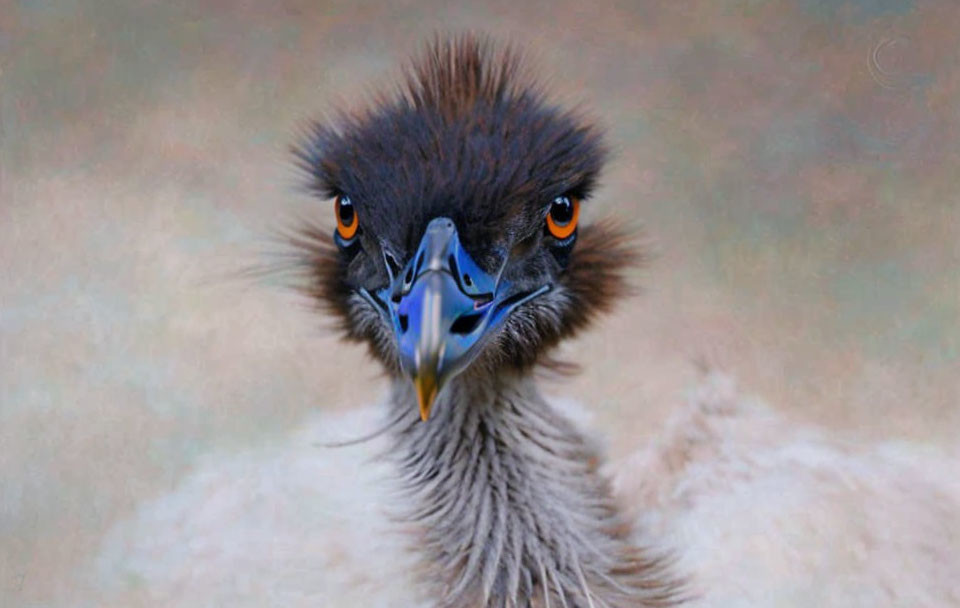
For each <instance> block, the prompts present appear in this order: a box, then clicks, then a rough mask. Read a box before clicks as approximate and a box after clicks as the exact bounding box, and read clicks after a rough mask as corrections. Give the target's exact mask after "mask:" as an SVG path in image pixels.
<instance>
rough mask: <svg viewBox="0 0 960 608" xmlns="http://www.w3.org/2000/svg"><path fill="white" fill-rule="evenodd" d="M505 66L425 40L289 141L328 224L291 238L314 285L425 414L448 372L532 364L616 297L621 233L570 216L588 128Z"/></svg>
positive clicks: (591, 181) (589, 158)
mask: <svg viewBox="0 0 960 608" xmlns="http://www.w3.org/2000/svg"><path fill="white" fill-rule="evenodd" d="M519 65H520V64H519V61H518V57H517V54H516V53H515V52H513V51H512V50H510V49H506V50H502V51H500V50H497V49H495V48H493V47H492V46H491V45H490V44H489V43H487V42H485V41H482V40H478V39H477V38H475V37H472V36H464V37H460V38H456V39H438V40H436V41H434V42H433V43H432V44H431V45H430V46H429V47H428V48H427V49H426V51H425V52H424V53H423V54H422V55H421V56H420V57H419V59H418V60H416V61H415V62H414V63H413V65H412V67H411V69H409V70H408V71H407V73H406V78H405V81H404V84H403V86H402V87H400V89H399V90H398V91H395V92H393V93H390V94H384V95H381V96H379V97H378V98H377V99H376V100H375V101H374V103H373V104H372V106H370V107H369V108H367V109H365V110H356V109H353V111H352V113H351V114H346V115H344V116H342V117H341V118H340V119H339V120H338V121H336V122H335V123H334V124H314V125H312V127H311V129H310V132H309V134H308V135H307V136H306V137H305V138H304V141H303V142H301V144H299V145H298V146H297V147H296V148H295V153H296V156H297V159H298V162H299V164H300V165H301V166H302V167H303V168H304V169H305V170H306V171H307V172H308V174H309V176H310V186H311V189H312V190H313V191H314V192H315V193H316V194H318V195H319V196H320V197H321V198H324V199H329V200H330V201H331V203H330V212H331V214H332V215H333V218H332V219H333V220H335V221H336V228H335V229H333V230H329V229H326V230H325V229H321V228H307V229H305V230H304V231H303V232H302V234H301V237H300V238H299V239H298V240H297V244H298V245H299V246H300V247H301V249H302V251H303V252H305V254H306V258H305V261H306V263H307V268H308V269H309V274H310V277H311V281H310V288H309V289H310V293H311V295H312V296H314V297H315V298H316V299H317V301H318V302H319V303H320V304H321V305H323V307H324V308H325V309H326V310H328V311H329V312H331V313H333V314H334V315H335V316H336V317H337V319H338V321H339V325H340V327H341V328H342V329H343V330H344V333H345V336H346V337H348V338H349V339H351V340H356V341H363V342H366V343H367V344H368V345H369V346H370V349H371V351H372V353H373V354H374V356H375V357H376V358H378V359H379V360H380V361H381V362H382V363H383V364H384V366H385V367H386V369H387V370H388V372H389V373H390V374H391V375H393V376H395V377H396V378H397V379H402V380H404V381H410V382H412V383H413V384H414V386H415V387H416V391H417V395H418V400H419V407H420V415H421V417H422V418H423V419H424V420H426V419H427V418H428V416H429V414H430V409H431V406H432V405H433V403H434V401H435V399H436V397H437V395H438V393H439V392H440V391H442V390H443V388H444V386H445V385H447V384H448V383H449V382H450V381H451V380H452V379H453V378H455V377H457V376H461V375H470V374H482V373H487V374H489V373H497V372H502V371H505V368H513V369H515V370H521V371H523V370H527V369H529V368H530V367H532V366H533V365H535V364H537V363H538V362H540V363H542V362H544V360H545V357H546V353H547V352H548V351H549V349H550V348H551V347H553V346H555V345H556V344H557V343H558V342H559V341H560V340H562V339H563V338H565V337H568V336H570V335H572V334H573V333H574V332H576V331H577V330H579V329H581V328H583V327H584V326H585V325H587V323H588V321H589V320H590V319H591V318H592V317H593V316H594V314H595V313H596V312H598V311H602V310H605V309H607V308H608V307H609V306H610V304H611V303H612V302H613V301H614V300H615V299H616V298H617V297H618V296H620V295H622V294H623V293H624V291H625V289H624V287H625V285H624V281H623V278H622V274H621V271H622V269H623V267H624V266H625V265H626V264H628V263H629V262H630V261H631V259H632V255H631V249H630V247H629V246H628V244H627V242H626V240H625V239H624V237H623V236H622V234H621V233H620V232H619V231H617V230H616V229H615V228H613V227H612V226H611V225H610V224H600V225H593V226H587V225H584V223H582V222H581V221H580V217H581V205H583V206H586V205H588V204H589V201H588V199H589V197H590V194H591V192H592V190H593V187H594V185H595V182H596V180H597V176H598V173H599V171H600V169H601V165H602V164H603V160H604V149H603V145H602V143H601V141H600V134H599V132H598V130H597V129H596V128H595V127H594V126H593V125H591V124H588V123H586V122H584V121H583V120H582V119H581V118H580V117H579V116H578V115H576V114H575V113H572V112H569V111H564V110H562V109H560V108H558V107H556V106H554V105H551V104H549V103H547V102H546V101H545V99H544V98H543V96H542V94H541V93H540V92H539V90H538V88H537V87H536V86H535V85H533V84H531V83H530V82H529V81H527V80H525V79H524V78H523V77H522V72H521V70H520V67H519ZM331 232H332V236H331V235H330V233H331Z"/></svg>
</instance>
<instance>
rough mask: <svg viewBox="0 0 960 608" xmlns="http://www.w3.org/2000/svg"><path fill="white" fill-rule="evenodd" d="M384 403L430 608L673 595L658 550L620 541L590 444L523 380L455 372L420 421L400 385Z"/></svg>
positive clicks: (653, 600)
mask: <svg viewBox="0 0 960 608" xmlns="http://www.w3.org/2000/svg"><path fill="white" fill-rule="evenodd" d="M391 401H392V404H393V407H394V408H399V411H397V412H396V414H397V415H398V416H401V417H402V422H401V423H400V424H399V425H398V427H399V430H398V431H396V433H395V435H394V440H395V451H394V454H396V456H397V458H398V460H399V466H400V469H401V472H402V474H403V480H404V490H405V498H406V500H405V502H406V503H407V504H408V505H409V506H410V509H409V510H408V511H407V512H406V514H405V516H404V517H405V519H406V520H407V521H409V522H410V523H413V524H414V525H415V526H416V527H417V530H418V532H419V534H420V536H419V537H418V539H417V542H416V547H417V550H419V551H420V552H421V556H422V558H423V579H424V581H425V582H427V583H429V584H432V585H434V586H435V587H434V589H433V592H434V593H433V597H436V598H439V599H438V602H437V605H438V606H442V607H445V608H446V607H450V608H453V607H457V608H462V607H508V606H510V607H516V608H521V607H527V606H530V607H532V606H558V607H559V606H570V607H573V606H577V607H579V606H583V607H597V608H600V607H601V606H609V607H612V608H618V607H621V606H663V605H670V604H672V603H674V602H673V598H674V597H675V594H676V590H677V585H676V583H675V579H674V578H673V577H672V576H670V573H669V571H668V569H667V567H666V565H665V564H664V561H663V559H661V557H660V556H656V555H647V554H646V553H644V552H642V551H641V550H640V549H639V548H637V547H636V546H634V545H631V544H630V541H629V537H630V536H631V535H632V530H631V528H630V526H629V525H627V524H626V522H625V521H624V520H623V519H622V518H621V516H620V513H619V512H618V510H617V509H616V507H615V505H614V502H613V500H612V498H611V492H610V488H609V485H608V483H607V481H606V479H605V478H604V477H603V476H602V475H601V474H600V473H599V471H598V468H599V466H600V464H601V456H600V452H599V450H598V449H597V448H596V446H594V445H592V443H591V442H589V441H588V440H587V439H586V438H585V437H584V436H583V435H582V434H581V433H579V432H578V431H577V430H576V429H575V428H574V426H573V425H572V424H571V423H570V422H569V421H568V420H567V419H566V418H564V417H563V416H561V415H560V414H559V413H558V412H556V411H555V410H554V409H553V408H552V407H551V406H550V405H549V404H548V403H547V402H546V400H545V399H544V398H543V397H541V395H540V394H539V392H538V391H537V390H536V387H535V386H534V383H533V381H532V379H531V378H529V377H520V376H512V377H508V376H503V375H501V376H499V377H496V378H484V379H479V378H469V377H461V378H457V379H455V380H454V381H453V382H452V383H451V384H450V385H449V386H448V387H447V388H446V389H445V390H444V391H443V393H442V394H441V395H440V397H439V400H438V402H437V403H436V404H435V407H434V412H433V415H432V417H431V418H430V420H428V421H427V422H426V423H424V422H420V420H419V417H418V416H417V414H416V411H417V407H416V401H415V397H414V395H413V392H412V390H411V388H410V386H409V382H403V383H397V384H396V385H395V386H394V389H393V394H392V400H391ZM405 412H406V413H405Z"/></svg>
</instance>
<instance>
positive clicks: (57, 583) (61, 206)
mask: <svg viewBox="0 0 960 608" xmlns="http://www.w3.org/2000/svg"><path fill="white" fill-rule="evenodd" d="M465 28H469V29H474V30H480V31H485V32H489V33H492V34H494V35H496V36H497V37H498V38H501V39H507V40H514V41H517V42H520V43H522V44H523V45H524V46H525V47H526V48H527V49H528V50H529V51H530V54H531V57H532V59H533V64H534V65H535V66H537V67H538V69H539V70H540V71H541V72H542V73H543V74H544V76H545V78H546V79H547V80H548V82H549V83H550V87H551V88H552V89H553V90H554V91H555V92H556V93H557V96H558V98H559V99H560V100H563V101H564V102H568V103H582V104H584V106H585V107H586V108H588V109H589V111H590V112H592V114H593V115H595V116H597V117H598V120H599V121H600V122H601V123H602V124H603V125H605V126H606V128H607V129H608V131H609V139H610V142H611V144H612V145H613V147H614V148H615V150H616V152H617V155H616V158H615V159H614V161H613V162H612V163H611V164H610V167H609V170H608V171H607V173H606V177H605V179H604V187H603V188H601V190H600V191H599V192H598V194H597V196H596V197H595V201H594V202H593V203H592V204H591V205H590V207H589V209H587V210H586V219H587V220H588V221H589V220H592V219H596V218H599V217H602V216H605V215H614V216H616V217H618V218H620V219H621V220H622V221H624V222H628V223H629V224H630V225H633V226H641V225H642V226H644V227H645V231H646V234H647V236H648V241H649V243H650V246H651V248H652V250H653V251H654V252H655V254H656V256H655V260H654V261H653V263H652V264H651V265H650V266H649V267H648V268H647V269H645V270H643V271H638V272H637V273H636V276H635V280H636V282H637V283H638V284H639V285H642V286H643V287H644V292H643V294H642V295H641V296H640V297H637V298H635V299H632V300H630V301H628V302H624V303H623V305H622V306H621V307H620V309H619V312H618V313H617V314H616V315H614V316H613V317H611V318H609V319H607V320H606V321H605V322H603V323H601V324H600V325H599V326H598V327H597V329H596V330H595V331H593V332H592V333H590V334H589V335H587V336H585V337H584V338H583V339H581V340H580V341H578V342H577V343H575V344H571V345H568V346H567V347H565V349H564V354H565V355H566V356H567V357H568V358H569V359H571V360H573V361H576V362H578V363H580V364H582V365H583V367H584V368H585V372H584V373H583V374H581V375H580V376H578V377H576V378H575V379H572V380H567V381H557V380H556V379H551V380H549V381H548V382H549V387H548V388H549V390H550V392H552V393H554V394H559V395H566V396H570V397H573V398H575V399H577V400H579V401H581V402H583V403H586V404H588V406H589V407H590V408H591V409H593V410H594V411H595V412H596V417H595V420H594V422H595V423H596V425H597V426H598V427H600V429H601V430H602V431H603V432H605V433H606V434H607V435H608V436H609V437H610V447H611V451H612V453H613V454H614V455H622V454H625V453H626V452H628V451H629V450H631V449H632V448H634V447H635V446H637V445H640V444H641V443H642V442H643V441H645V440H646V439H648V438H649V437H650V436H652V435H653V434H654V433H656V432H657V428H658V425H659V424H660V422H661V421H662V420H663V419H664V417H665V416H666V415H667V414H668V413H669V411H670V410H671V408H673V407H675V405H676V404H677V403H679V402H680V400H681V399H682V395H683V390H684V388H685V387H686V386H687V385H688V384H689V382H690V381H691V379H692V378H693V377H694V376H695V368H696V365H695V362H697V361H700V360H705V361H708V362H710V363H711V364H713V365H716V366H719V367H721V368H724V369H726V370H728V371H730V372H732V373H733V374H734V375H735V376H737V377H738V378H739V381H740V384H741V385H742V386H744V387H746V389H747V390H748V391H750V392H753V393H756V394H758V395H761V396H762V397H764V398H765V399H766V400H767V401H769V402H771V403H773V404H774V405H775V406H776V407H778V408H780V409H782V410H785V411H788V412H789V413H790V415H792V416H794V417H795V418H796V419H797V420H804V421H809V422H814V423H817V424H821V425H824V426H827V427H831V428H833V429H837V430H839V431H841V432H843V433H845V434H847V435H848V436H849V437H851V438H853V439H855V440H872V439H877V438H889V439H894V440H904V441H915V442H919V443H926V444H930V445H935V444H943V443H946V442H952V441H956V437H957V433H958V431H960V381H958V379H957V366H958V363H960V304H958V302H960V246H958V242H960V207H958V197H960V171H958V167H960V44H958V43H957V32H958V31H960V6H958V5H957V4H956V3H955V2H952V1H951V0H943V1H941V2H936V1H930V2H917V3H913V2H904V1H897V0H859V1H846V2H826V1H822V0H780V1H770V2H761V1H747V0H743V1H733V0H724V1H707V0H704V1H702V2H675V3H654V2H649V3H647V2H600V3H594V2H591V3H586V2H573V1H571V2H516V1H511V2H491V3H486V4H483V5H482V6H481V5H480V4H479V3H472V2H466V1H464V2H454V3H450V2H439V1H436V2H433V1H431V2H413V1H405V2H390V3H384V2H367V1H361V2H280V3H273V2H270V3H257V2H237V3H227V2H223V3H215V2H210V3H206V2H205V3H198V2H180V1H173V2H146V1H144V2H119V1H118V2H110V1H104V2H69V1H63V2H45V1H31V2H21V3H10V2H8V1H7V0H0V144H2V146H0V273H2V275H0V479H2V485H0V605H3V606H11V605H12V606H21V605H22V606H40V605H50V604H64V605H71V604H76V603H79V602H80V601H81V600H80V599H79V598H81V597H83V598H96V597H97V589H98V581H97V578H96V575H91V574H90V572H91V570H90V564H91V563H92V562H93V560H94V559H95V556H96V555H97V554H98V553H99V552H100V550H101V546H102V542H103V541H102V538H103V535H104V534H105V533H106V532H107V531H108V530H109V529H110V528H111V526H113V525H114V524H115V523H117V522H119V521H122V520H124V519H125V518H127V517H129V516H130V515H131V513H133V511H134V509H135V508H136V507H137V505H138V504H141V503H142V502H143V501H145V500H148V499H151V498H155V497H157V496H161V495H163V494H164V493H166V492H169V491H170V490H171V489H172V488H174V487H176V484H177V483H178V481H179V480H181V479H183V478H184V476H185V475H186V474H187V473H188V472H189V471H190V470H191V468H192V467H193V466H194V465H195V464H196V463H197V462H198V459H200V458H201V457H203V456H204V455H205V454H209V453H212V452H218V453H226V454H229V453H230V452H231V451H234V450H236V451H239V450H242V449H244V448H246V447H250V446H257V445H262V444H268V443H270V442H274V441H279V440H281V439H282V438H283V437H285V436H287V434H288V433H291V432H293V431H294V429H296V428H298V427H299V426H301V425H302V424H303V421H304V419H305V418H306V417H307V416H309V415H311V413H312V412H316V411H317V410H320V411H329V410H342V409H345V408H349V407H350V406H351V404H356V403H370V402H373V401H375V400H376V399H377V398H378V396H379V394H380V392H381V390H382V384H381V380H380V379H379V378H378V376H377V370H376V369H375V367H374V366H373V365H372V364H371V363H370V362H369V361H368V360H366V359H365V357H364V356H363V354H362V352H361V351H360V350H358V349H356V348H354V347H346V346H343V345H340V344H339V343H337V342H336V340H335V339H334V338H333V337H332V336H331V335H330V334H329V333H328V332H327V331H326V330H325V329H324V327H323V320H322V319H318V318H316V316H315V315H313V314H312V313H311V312H309V311H308V310H307V308H306V307H305V306H304V305H303V304H304V302H302V301H300V300H298V298H297V296H295V295H294V294H292V293H291V292H289V291H287V290H286V289H284V287H283V285H282V284H281V281H278V280H270V279H263V280H252V279H249V278H247V279H244V278H240V277H238V276H237V275H238V269H241V268H243V267H246V266H247V265H249V264H251V263H255V262H257V261H262V260H264V259H268V258H267V257H266V253H265V252H268V251H271V250H275V246H274V245H273V244H271V242H270V240H269V237H270V233H271V230H274V229H279V228H282V227H284V226H287V225H290V224H291V222H293V223H295V222H296V218H297V217H303V216H309V217H320V218H327V217H328V216H329V214H330V206H329V204H328V203H326V202H323V201H315V200H311V199H310V198H308V197H306V196H304V195H303V194H301V193H299V192H298V191H297V189H296V187H297V185H298V183H299V176H298V175H297V174H296V172H295V171H294V170H293V169H292V168H291V163H290V162H289V161H290V159H289V157H288V154H287V152H286V147H287V146H288V144H289V143H290V142H291V141H292V139H293V135H294V133H295V132H296V130H297V128H298V126H300V125H302V124H303V121H304V120H306V119H308V118H312V117H319V116H322V114H323V113H324V112H326V111H329V110H331V109H332V108H334V107H337V106H350V105H352V104H354V103H358V102H359V101H360V100H362V99H363V97H364V95H365V93H367V92H368V91H369V89H370V86H371V83H375V82H378V81H382V80H383V79H384V78H390V77H391V74H393V73H394V72H392V70H393V69H394V68H395V66H396V65H397V64H398V62H400V61H402V60H403V58H404V57H405V56H406V55H408V54H409V53H410V52H411V51H413V50H415V49H416V48H417V45H418V44H419V43H420V42H421V41H422V40H423V39H424V38H425V37H426V36H428V35H430V34H432V33H433V32H435V31H447V30H461V29H465ZM636 370H642V373H638V372H637V371H636ZM331 432H332V433H334V434H335V432H336V429H332V430H331ZM317 457H318V458H324V457H325V456H324V454H323V453H322V452H318V456H317ZM90 601H91V602H93V603H94V604H95V603H96V601H95V599H90Z"/></svg>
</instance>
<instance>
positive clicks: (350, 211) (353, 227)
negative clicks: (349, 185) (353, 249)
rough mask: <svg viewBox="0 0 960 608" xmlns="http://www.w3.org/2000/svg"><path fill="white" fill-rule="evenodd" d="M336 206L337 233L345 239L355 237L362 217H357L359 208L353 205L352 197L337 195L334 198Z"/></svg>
mask: <svg viewBox="0 0 960 608" xmlns="http://www.w3.org/2000/svg"><path fill="white" fill-rule="evenodd" d="M334 208H335V212H336V215H337V233H338V234H339V235H340V238H342V239H343V240H345V241H349V240H350V239H352V238H353V235H355V234H356V233H357V228H358V227H359V226H360V218H359V217H357V210H356V208H355V207H354V206H353V201H351V200H350V197H347V196H343V195H337V198H336V199H335V200H334Z"/></svg>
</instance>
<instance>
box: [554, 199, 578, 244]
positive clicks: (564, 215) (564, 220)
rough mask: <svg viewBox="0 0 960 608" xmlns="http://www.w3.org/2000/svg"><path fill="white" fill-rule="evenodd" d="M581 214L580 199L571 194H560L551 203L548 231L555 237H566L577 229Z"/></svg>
mask: <svg viewBox="0 0 960 608" xmlns="http://www.w3.org/2000/svg"><path fill="white" fill-rule="evenodd" d="M579 216H580V200H579V199H576V198H574V197H571V196H558V197H557V198H555V199H553V203H551V204H550V212H549V213H547V231H549V232H550V235H551V236H553V237H554V238H558V239H565V238H567V237H568V236H570V235H571V234H573V231H574V230H576V229H577V220H578V219H579Z"/></svg>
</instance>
